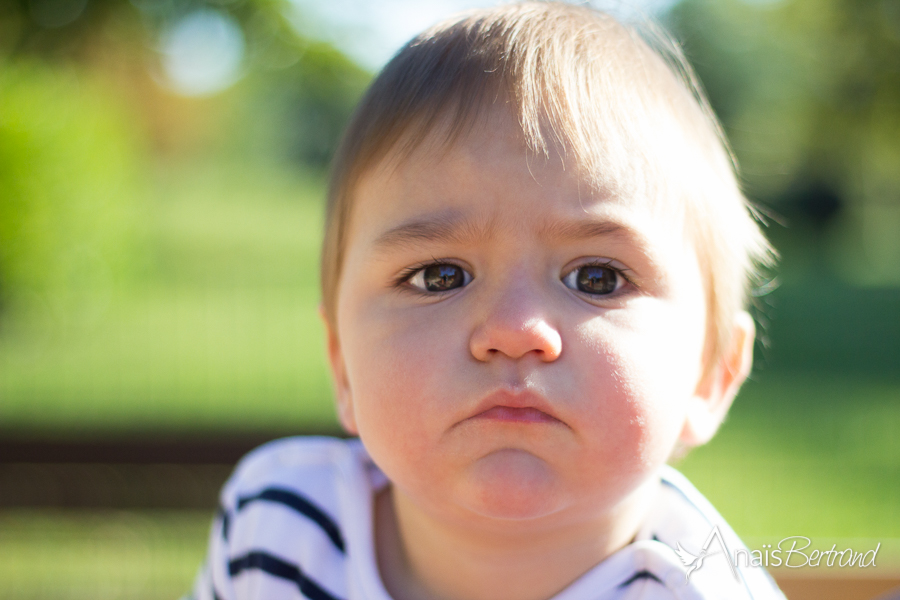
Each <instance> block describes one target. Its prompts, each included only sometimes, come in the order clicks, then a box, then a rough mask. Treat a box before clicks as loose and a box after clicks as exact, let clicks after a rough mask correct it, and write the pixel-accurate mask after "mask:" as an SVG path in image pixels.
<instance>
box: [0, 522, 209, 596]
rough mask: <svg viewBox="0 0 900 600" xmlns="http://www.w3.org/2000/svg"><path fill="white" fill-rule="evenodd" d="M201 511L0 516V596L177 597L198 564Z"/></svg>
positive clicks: (203, 526) (205, 525)
mask: <svg viewBox="0 0 900 600" xmlns="http://www.w3.org/2000/svg"><path fill="white" fill-rule="evenodd" d="M211 519H212V515H211V514H209V513H202V512H177V511H174V512H173V511H164V512H104V511H96V512H94V511H91V512H78V511H61V512H60V511H6V512H0V597H2V598H6V599H8V600H39V599H47V600H51V599H52V600H82V599H84V600H113V599H116V600H120V599H126V598H127V599H129V600H144V599H147V600H149V599H151V598H154V599H156V598H170V599H174V598H180V597H181V596H182V595H184V594H185V593H187V592H189V591H190V589H191V584H192V582H193V580H194V577H195V575H196V574H197V570H198V569H199V567H200V565H201V564H202V561H203V558H204V555H205V552H206V542H207V533H208V531H209V525H210V522H211Z"/></svg>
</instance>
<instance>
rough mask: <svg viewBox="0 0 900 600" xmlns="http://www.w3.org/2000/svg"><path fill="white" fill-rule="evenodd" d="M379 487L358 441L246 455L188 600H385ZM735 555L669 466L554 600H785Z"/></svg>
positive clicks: (319, 441) (382, 481) (716, 520)
mask: <svg viewBox="0 0 900 600" xmlns="http://www.w3.org/2000/svg"><path fill="white" fill-rule="evenodd" d="M385 485H387V479H386V478H385V476H384V474H382V473H381V471H379V470H378V468H377V467H376V466H375V465H374V464H373V463H372V461H371V459H370V458H369V457H368V455H367V454H366V451H365V449H364V448H363V446H362V444H361V443H360V442H359V441H358V440H350V441H346V440H339V439H332V438H315V437H306V438H288V439H284V440H278V441H275V442H271V443H269V444H266V445H265V446H262V447H261V448H258V449H256V450H254V451H253V452H251V453H250V454H249V455H247V456H246V457H245V458H244V459H243V460H242V461H241V462H240V464H239V465H238V467H237V469H236V470H235V473H234V475H232V477H231V479H230V480H229V481H228V483H226V484H225V487H224V488H223V490H222V496H221V505H220V507H219V510H218V513H217V515H216V519H215V521H214V523H213V527H212V531H211V533H210V542H209V555H208V557H207V562H206V564H205V565H204V567H203V568H202V569H201V571H200V573H199V575H198V576H197V580H196V584H195V589H194V599H195V600H251V599H252V600H302V599H308V600H391V599H390V596H389V594H388V593H387V591H386V590H385V588H384V585H383V584H382V581H381V577H380V576H379V573H378V567H377V562H376V558H375V552H374V540H373V523H372V514H373V502H374V495H375V493H376V492H377V491H378V490H380V489H381V488H382V487H383V486H385ZM714 527H717V528H718V532H719V533H720V534H721V536H720V537H719V538H717V541H719V540H720V541H721V542H724V544H725V546H727V551H722V549H721V548H720V544H718V543H713V544H712V545H709V544H707V546H709V547H708V548H707V550H708V553H707V555H706V556H705V557H704V560H703V561H702V564H701V565H700V566H699V567H698V568H696V569H693V570H692V572H691V576H690V578H687V577H686V572H687V569H686V567H685V566H684V564H683V560H682V559H681V558H679V556H678V555H677V554H676V551H675V549H676V548H679V549H684V550H687V551H688V552H691V553H693V555H700V554H701V547H702V546H703V545H704V543H705V542H706V541H707V540H708V539H710V538H711V536H712V532H713V528H714ZM738 548H744V546H743V544H742V543H741V541H740V540H739V539H738V537H737V535H735V533H734V532H733V531H732V530H731V528H730V527H729V526H728V525H727V524H726V523H725V521H724V520H723V519H722V517H721V516H720V515H719V514H718V513H717V512H716V510H715V509H714V508H713V507H712V506H711V505H710V504H709V502H708V501H707V500H706V499H705V498H704V497H703V496H702V495H701V494H700V493H699V492H698V491H697V490H696V489H695V488H694V487H693V486H692V485H691V484H690V482H688V481H687V479H685V478H684V476H682V475H681V474H680V473H678V472H677V471H675V470H674V469H672V468H669V467H666V468H664V469H663V471H662V476H661V479H660V493H659V494H658V497H657V500H656V501H655V504H654V505H653V507H652V509H651V512H650V514H649V517H648V519H647V520H646V522H645V523H644V525H643V526H642V527H641V529H640V531H639V532H638V534H637V536H635V539H634V541H633V542H632V543H631V544H629V545H627V546H625V547H624V548H622V549H621V550H619V551H618V552H616V553H614V554H613V555H612V556H610V557H608V558H607V559H606V560H604V561H603V562H601V563H600V564H598V565H596V566H595V567H594V568H592V569H591V570H590V571H588V572H587V573H585V574H584V575H582V576H581V577H579V578H578V579H577V580H576V581H575V582H573V583H572V584H570V585H569V586H568V587H567V588H566V589H564V590H563V591H562V592H560V593H559V594H557V595H556V596H554V597H553V599H552V600H613V599H615V600H625V599H627V600H636V599H644V600H662V599H666V600H669V599H678V600H700V599H704V600H705V599H723V600H725V599H727V600H743V599H748V600H784V596H783V595H782V594H781V592H780V591H779V590H778V587H777V586H776V585H775V583H774V582H773V581H772V579H771V578H770V577H769V576H768V574H767V573H766V572H765V571H764V570H763V569H762V568H760V567H747V566H745V565H744V566H739V567H738V568H737V569H736V570H734V571H732V569H731V566H730V562H729V559H728V558H727V556H728V555H729V554H726V552H729V553H730V556H734V554H733V553H734V551H735V550H736V549H738ZM693 555H688V558H692V557H693ZM692 564H693V566H696V564H697V561H696V559H695V561H694V562H693V563H692Z"/></svg>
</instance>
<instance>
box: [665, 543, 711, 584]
mask: <svg viewBox="0 0 900 600" xmlns="http://www.w3.org/2000/svg"><path fill="white" fill-rule="evenodd" d="M675 545H676V546H677V547H676V548H675V554H677V555H678V558H680V559H681V562H683V563H684V566H685V567H687V568H688V570H687V573H685V574H684V580H685V582H687V581H690V579H691V573H693V572H694V571H696V570H697V569H699V568H700V567H702V566H703V559H704V558H706V557H707V556H712V555H713V554H718V552H712V553H711V552H710V551H709V549H708V548H702V549H701V550H700V554H698V555H694V554H691V553H690V552H688V551H687V550H685V549H684V548H682V547H681V543H680V542H677V543H676V544H675Z"/></svg>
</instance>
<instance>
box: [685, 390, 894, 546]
mask: <svg viewBox="0 0 900 600" xmlns="http://www.w3.org/2000/svg"><path fill="white" fill-rule="evenodd" d="M898 433H900V384H898V383H896V382H878V381H877V380H876V381H873V380H872V378H863V377H858V378H856V379H854V378H850V377H846V376H843V377H841V376H827V375H822V374H818V375H798V374H784V373H782V374H775V373H771V374H767V375H764V376H760V377H759V378H758V380H757V381H752V382H749V383H748V384H747V385H746V386H745V388H744V390H743V391H742V392H741V395H740V396H739V397H738V399H737V401H736V404H735V406H734V407H733V408H732V412H731V414H730V415H729V418H728V421H727V422H726V423H725V425H724V426H723V428H722V430H721V431H720V433H719V434H718V436H717V437H716V438H715V439H714V440H713V441H712V442H711V443H710V444H709V445H708V446H706V447H703V448H699V449H697V450H695V451H694V452H693V453H691V454H690V455H689V456H688V457H687V458H686V459H685V460H684V461H683V463H681V464H680V465H678V467H679V468H680V469H681V470H682V471H684V472H685V474H687V475H688V476H689V477H690V478H691V480H692V481H693V482H694V484H695V485H696V486H697V487H698V488H699V489H700V490H701V491H702V492H703V493H704V494H706V496H707V497H708V498H709V499H710V501H711V502H712V503H713V504H714V505H715V506H716V507H717V508H718V510H719V511H720V512H721V513H722V515H723V516H724V517H725V518H726V519H727V520H728V521H729V522H730V523H731V524H732V526H733V527H734V528H735V529H736V530H737V531H738V533H740V534H741V535H745V536H751V537H753V536H774V535H778V536H782V537H784V536H787V535H806V536H830V537H845V538H852V537H867V538H885V539H887V538H900V435H898ZM779 539H780V538H779Z"/></svg>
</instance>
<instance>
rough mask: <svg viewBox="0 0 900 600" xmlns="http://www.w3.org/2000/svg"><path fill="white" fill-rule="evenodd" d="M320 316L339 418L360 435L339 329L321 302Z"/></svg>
mask: <svg viewBox="0 0 900 600" xmlns="http://www.w3.org/2000/svg"><path fill="white" fill-rule="evenodd" d="M319 316H320V317H321V318H322V323H324V325H325V337H326V342H327V345H328V364H329V366H330V367H331V380H332V382H333V383H334V401H335V404H336V408H337V414H338V419H339V420H340V422H341V425H342V426H343V427H344V429H345V430H346V431H347V433H349V434H350V435H359V431H357V428H356V416H355V414H354V412H353V395H352V394H351V393H350V385H349V383H348V381H347V371H346V368H345V365H344V355H343V353H342V352H341V342H340V339H338V335H337V331H335V329H334V328H333V327H332V326H331V323H330V322H329V320H328V318H327V317H326V316H325V308H324V307H323V306H322V305H321V304H320V305H319Z"/></svg>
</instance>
